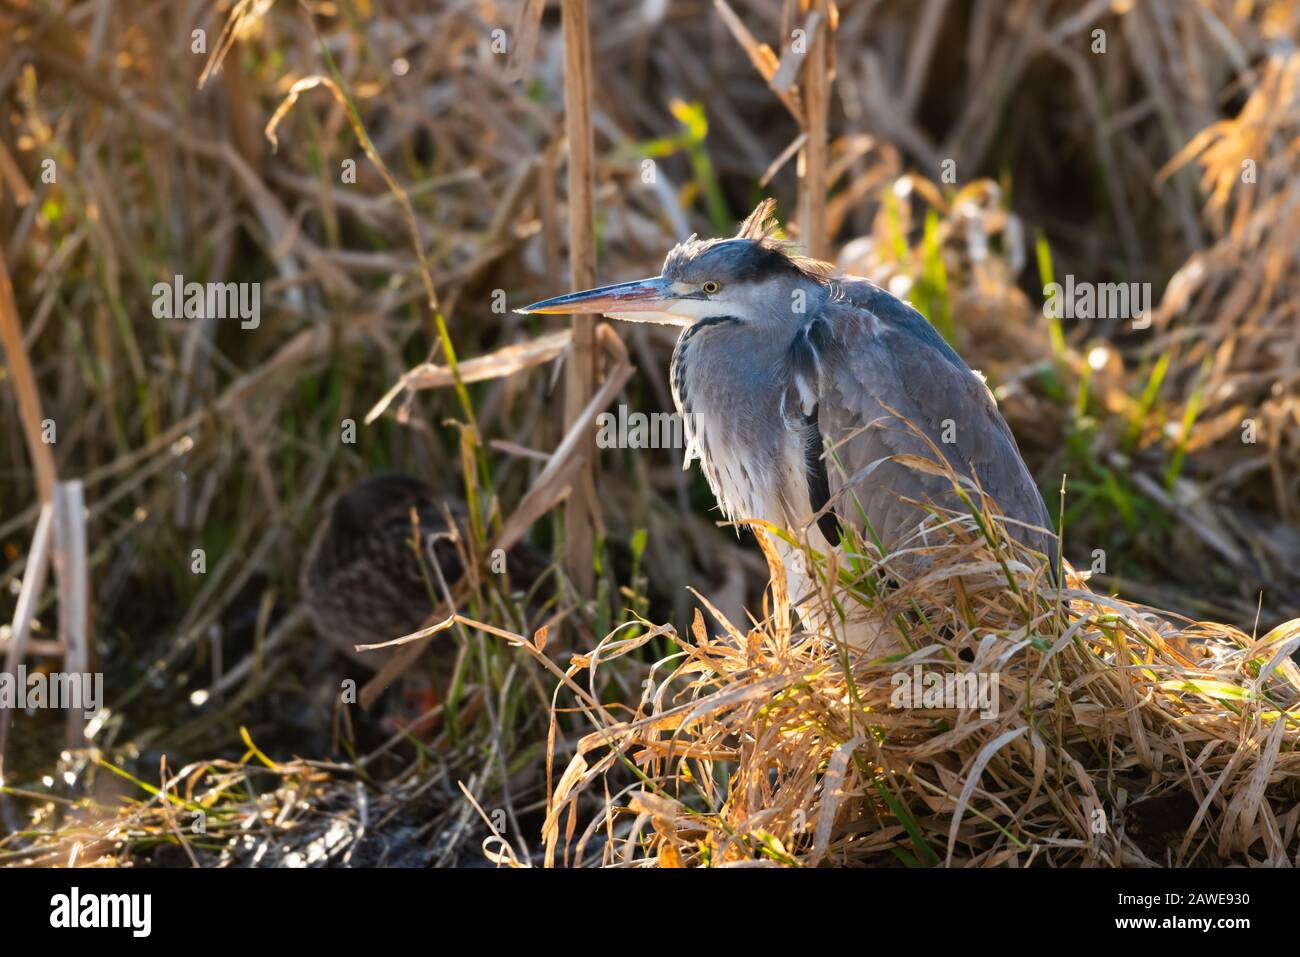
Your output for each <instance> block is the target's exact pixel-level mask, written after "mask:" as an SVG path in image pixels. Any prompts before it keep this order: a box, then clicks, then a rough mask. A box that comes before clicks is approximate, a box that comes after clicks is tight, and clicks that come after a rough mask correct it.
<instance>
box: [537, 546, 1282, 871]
mask: <svg viewBox="0 0 1300 957" xmlns="http://www.w3.org/2000/svg"><path fill="white" fill-rule="evenodd" d="M1003 568H1010V569H1011V570H1012V572H1013V577H1014V579H1015V581H1016V583H1017V585H1016V586H1013V587H1010V588H1009V587H1007V580H1006V579H1005V578H1004V577H1003V573H1002V571H1001V569H1003ZM773 572H774V576H775V578H774V581H776V582H777V583H778V584H777V585H775V586H774V590H773V597H774V601H775V605H776V614H774V615H772V616H769V617H767V618H766V619H764V620H763V621H762V622H759V623H755V624H754V625H753V627H751V628H749V629H747V630H745V631H741V630H738V629H736V628H734V627H733V626H732V625H731V624H730V623H725V622H724V627H725V628H726V632H727V637H724V638H711V637H710V636H709V633H708V630H707V629H706V628H705V627H704V624H703V621H702V619H701V618H700V617H699V615H698V613H697V617H696V621H695V624H694V626H693V627H692V629H691V634H690V636H684V635H682V636H677V643H678V647H679V649H680V650H679V651H677V652H676V653H675V654H671V655H669V656H667V657H665V658H664V659H663V660H662V661H660V662H658V663H657V664H656V665H655V666H654V667H653V668H652V669H651V672H650V677H649V679H648V680H647V682H646V684H645V690H644V692H643V693H642V695H641V697H640V699H639V700H637V701H635V702H629V703H628V708H627V709H626V710H627V714H622V713H621V712H619V711H618V709H616V708H614V707H612V706H611V707H609V708H607V709H600V710H599V711H595V710H591V709H588V713H589V715H591V716H592V717H593V718H596V719H597V720H598V723H599V727H598V729H597V730H596V731H595V732H593V733H591V734H589V735H587V736H586V737H585V738H584V739H583V740H582V741H581V743H580V744H579V747H578V752H577V754H576V756H575V757H574V758H573V759H572V761H571V762H570V764H569V765H568V768H567V769H566V770H565V771H564V773H563V774H562V775H561V776H560V777H559V780H558V782H557V784H556V785H555V789H554V793H553V796H552V799H551V805H550V814H549V818H548V825H547V827H548V830H547V832H546V837H547V842H548V843H547V853H548V860H551V861H554V862H559V861H566V862H589V863H590V862H594V861H595V860H599V862H600V863H602V864H604V865H606V866H654V865H658V866H661V867H678V866H749V865H789V866H816V865H891V864H892V865H898V864H900V863H901V864H904V865H907V866H936V865H944V866H956V867H966V866H1028V865H1032V864H1039V865H1054V866H1068V865H1074V866H1117V867H1118V866H1168V865H1210V864H1218V865H1223V864H1230V863H1234V864H1250V865H1270V866H1271V865H1282V864H1296V863H1300V804H1297V798H1300V751H1298V750H1297V748H1298V746H1300V714H1298V713H1297V708H1300V670H1297V668H1296V665H1295V663H1294V662H1293V661H1291V660H1290V658H1289V657H1288V655H1289V653H1290V652H1291V651H1294V650H1295V649H1296V648H1297V647H1300V620H1295V621H1290V622H1287V623H1286V624H1284V625H1281V626H1279V627H1277V628H1275V629H1274V630H1272V631H1271V632H1270V633H1268V634H1267V635H1265V636H1264V637H1262V638H1257V639H1256V638H1251V637H1248V636H1247V635H1245V634H1243V633H1242V632H1240V631H1238V630H1236V629H1234V628H1231V627H1227V626H1223V625H1216V624H1208V623H1203V622H1192V621H1186V620H1184V621H1174V620H1171V619H1169V618H1167V617H1165V616H1163V615H1161V614H1159V613H1156V612H1153V611H1151V610H1149V609H1146V608H1143V607H1141V606H1138V605H1134V604H1130V603H1128V602H1124V601H1120V600H1118V599H1112V598H1106V597H1104V596H1101V595H1098V594H1095V593H1093V592H1092V591H1090V590H1089V589H1088V588H1087V586H1086V584H1085V581H1084V577H1083V576H1080V575H1078V574H1075V573H1073V572H1070V573H1069V574H1068V575H1067V583H1066V587H1065V588H1063V589H1062V590H1061V591H1060V592H1059V593H1058V592H1057V591H1056V589H1055V588H1054V587H1052V586H1050V585H1038V586H1037V587H1035V586H1034V583H1033V581H1034V580H1033V578H1032V577H1031V576H1030V575H1029V574H1028V568H1027V566H1024V565H1020V564H1018V563H1016V562H1014V561H1013V562H1010V563H1004V561H1003V560H1000V559H999V558H998V557H997V556H996V555H994V554H992V553H990V552H989V550H988V549H987V546H985V545H982V544H980V543H979V542H978V541H976V540H975V539H974V538H973V537H972V538H969V539H968V541H966V542H965V543H964V544H959V545H954V546H953V548H952V550H950V551H948V552H947V554H946V555H944V556H943V557H942V559H941V560H940V562H939V563H938V564H937V565H936V566H935V567H934V568H933V569H932V570H931V571H930V572H929V573H927V574H926V575H924V576H923V577H922V578H921V579H919V580H917V581H914V582H912V583H910V584H909V585H906V586H904V587H902V588H900V589H899V590H898V592H897V593H896V594H895V595H893V596H891V597H890V598H888V599H885V600H884V602H883V603H882V607H881V611H882V612H883V613H884V614H886V615H889V616H891V617H893V618H894V620H895V621H896V622H899V623H900V627H901V628H903V629H904V630H905V631H906V632H907V635H908V638H909V641H910V643H911V644H913V645H915V646H916V647H915V650H913V651H911V652H909V653H906V654H900V655H895V656H891V657H888V658H880V659H875V660H867V659H866V658H865V657H861V656H857V655H855V654H852V653H849V652H847V651H846V650H845V649H844V648H843V647H842V646H839V645H837V644H836V643H834V642H832V641H828V640H826V639H825V638H824V637H823V636H822V635H819V634H810V633H808V632H807V631H805V630H791V629H790V628H789V626H788V618H787V617H786V616H785V615H784V614H783V612H784V609H783V608H782V607H781V604H782V601H783V598H782V596H781V594H780V592H781V590H782V588H783V586H782V585H780V584H779V583H780V582H781V581H782V578H783V576H782V573H781V571H780V567H779V564H776V563H774V564H773ZM958 575H960V577H956V576H958ZM1017 588H1018V591H1017ZM908 608H910V609H911V611H912V614H911V616H910V618H907V617H905V616H903V615H902V611H903V609H908ZM943 626H947V627H946V632H947V634H950V635H952V636H953V637H951V638H946V637H944V636H943V635H944V632H945V628H944V627H943ZM640 641H641V639H631V640H626V641H622V642H617V641H615V642H611V643H610V644H609V645H608V646H607V647H606V648H605V649H604V653H603V654H602V653H598V654H597V655H595V656H592V658H591V659H590V660H589V661H584V662H581V663H580V664H581V665H582V667H585V668H587V669H588V670H590V672H592V673H593V674H594V673H595V672H596V670H597V669H598V667H600V666H601V665H603V664H604V663H605V662H606V661H607V660H608V659H609V658H611V657H614V656H615V655H617V654H621V653H625V652H626V651H628V650H630V649H631V648H632V647H634V646H636V645H638V644H639V643H640ZM962 648H965V649H969V650H970V652H971V653H972V655H971V657H972V660H970V661H969V662H967V661H963V660H962V659H961V657H960V656H959V655H958V654H956V652H957V651H958V650H959V649H962ZM917 669H920V674H931V675H942V676H943V677H944V680H945V681H960V682H972V681H977V680H979V678H980V677H981V676H984V677H985V678H986V679H987V678H988V676H990V675H992V674H994V673H996V675H997V684H996V685H995V686H993V688H994V692H995V694H994V699H993V700H996V702H997V707H996V715H994V716H991V717H988V718H983V717H981V714H980V711H979V709H978V708H977V707H974V706H971V707H964V708H928V707H927V708H919V707H917V708H913V707H900V706H899V705H900V704H906V703H907V702H906V699H903V698H900V697H898V693H899V688H900V687H901V685H902V683H903V682H904V680H905V679H907V678H908V677H916V676H917V675H918V671H917ZM571 673H572V672H571ZM969 687H970V688H971V690H973V688H974V686H973V685H971V686H969ZM973 700H974V699H973V698H972V699H967V701H966V702H965V703H966V704H973ZM946 703H957V704H961V703H962V702H961V701H960V699H958V700H956V701H953V700H952V699H950V700H949V701H948V702H946ZM616 714H617V717H616V716H615V715H616ZM627 769H630V770H631V771H632V778H630V779H628V778H626V775H625V774H624V771H625V770H627ZM597 846H598V850H597V851H596V853H593V852H592V849H593V848H594V847H597ZM557 852H560V856H557Z"/></svg>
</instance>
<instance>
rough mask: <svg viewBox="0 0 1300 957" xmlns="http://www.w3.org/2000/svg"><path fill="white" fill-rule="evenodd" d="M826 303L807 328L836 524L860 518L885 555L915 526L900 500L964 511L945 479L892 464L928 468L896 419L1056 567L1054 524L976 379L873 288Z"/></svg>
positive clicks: (840, 292) (848, 291) (844, 290)
mask: <svg viewBox="0 0 1300 957" xmlns="http://www.w3.org/2000/svg"><path fill="white" fill-rule="evenodd" d="M834 293H835V294H834V295H833V296H832V298H831V299H830V300H829V301H828V302H827V303H826V305H825V306H824V307H823V308H822V310H821V311H820V312H819V314H818V315H817V316H816V317H815V318H814V320H813V322H812V323H811V324H810V338H811V340H812V343H813V344H814V346H815V347H816V349H817V352H818V357H819V376H818V380H819V381H818V400H819V402H818V414H819V422H820V426H821V431H822V433H823V435H824V436H825V437H826V441H827V443H828V448H829V449H830V450H831V458H832V459H834V461H832V462H831V463H830V464H829V465H828V468H827V472H828V475H829V485H830V493H831V496H832V499H833V500H834V509H835V511H836V513H837V514H838V515H839V518H840V520H841V521H847V522H852V523H853V524H855V525H858V526H861V525H862V519H863V518H866V520H867V521H868V522H870V527H871V531H872V532H873V533H874V534H875V535H876V536H877V537H878V538H879V540H880V541H881V543H882V544H884V545H886V546H890V547H893V546H897V545H898V544H900V542H901V540H902V539H903V538H905V537H906V536H907V535H908V534H910V532H911V531H912V530H913V529H914V528H915V526H916V524H917V522H918V520H919V517H920V516H919V513H918V511H917V508H916V506H914V505H910V504H908V503H906V502H904V501H903V499H904V498H910V499H914V500H918V501H925V500H927V499H928V500H930V501H933V502H935V503H936V504H938V505H942V506H945V507H948V508H956V509H960V508H961V506H960V504H959V503H958V502H957V501H956V500H955V497H954V496H953V495H952V485H951V483H950V481H949V480H948V479H947V478H946V477H944V476H941V475H931V474H928V473H926V472H924V471H919V470H917V469H914V468H912V467H910V466H908V465H905V464H901V463H899V462H896V461H891V460H890V456H896V455H901V454H909V455H915V456H920V457H922V458H925V459H928V460H931V461H933V460H934V451H933V449H932V448H931V446H930V444H929V443H927V442H926V441H924V440H923V439H922V438H921V437H920V436H917V435H915V434H914V433H913V432H911V431H910V430H909V429H908V427H907V426H906V424H905V423H903V422H901V421H899V417H900V416H901V417H902V418H903V419H906V420H908V421H910V422H912V423H913V424H915V425H916V426H917V427H919V428H920V429H921V430H922V431H923V432H924V433H925V435H926V436H927V437H928V438H929V440H930V442H933V443H934V446H935V447H937V448H938V449H939V450H940V451H941V452H942V453H943V455H944V457H945V458H946V459H947V460H948V462H949V463H950V464H951V465H952V467H953V469H954V470H955V471H957V472H958V473H959V474H961V475H964V476H968V477H969V476H971V475H972V472H973V474H974V476H975V477H976V478H977V479H978V481H979V483H980V485H981V487H982V488H983V489H984V491H985V492H986V493H987V494H988V495H989V496H991V497H992V498H993V500H994V501H996V502H997V504H998V506H999V508H1000V509H1001V511H1002V513H1003V514H1004V515H1006V516H1007V517H1008V518H1011V519H1014V520H1016V521H1017V522H1021V523H1025V525H1028V526H1034V528H1032V529H1031V528H1025V527H1024V526H1020V525H1016V524H1014V523H1011V524H1009V525H1008V531H1009V532H1010V533H1011V534H1012V535H1014V536H1015V537H1016V538H1017V539H1019V540H1020V541H1022V542H1023V543H1024V544H1026V545H1028V546H1029V547H1030V548H1033V549H1035V550H1037V551H1040V552H1043V553H1044V554H1045V555H1047V556H1048V557H1049V559H1050V560H1051V561H1052V562H1053V563H1054V561H1055V555H1056V545H1055V537H1054V536H1053V535H1052V534H1051V529H1052V523H1051V519H1050V517H1049V516H1048V513H1047V509H1046V507H1045V506H1044V504H1043V500H1042V496H1041V495H1040V494H1039V492H1038V488H1037V486H1036V485H1035V484H1034V481H1033V478H1032V476H1031V475H1030V474H1029V470H1028V469H1027V468H1026V467H1025V464H1024V461H1023V460H1022V459H1021V457H1020V451H1019V449H1018V448H1017V446H1016V441H1015V438H1014V437H1013V436H1012V434H1011V430H1010V429H1009V428H1008V427H1007V424H1006V421H1005V420H1004V419H1003V418H1002V415H1001V413H1000V412H998V409H997V404H996V403H995V401H994V399H993V396H992V394H991V393H990V392H989V390H988V387H987V386H986V385H985V384H984V381H983V380H982V379H981V378H980V377H979V376H977V375H976V374H975V373H974V372H972V371H971V369H970V368H969V367H968V366H967V365H966V364H965V363H964V362H963V361H962V360H961V358H960V357H959V356H958V355H957V353H956V352H954V351H953V350H952V349H951V348H950V347H949V346H948V344H947V343H946V342H944V341H943V339H942V337H940V336H939V334H938V333H937V332H936V331H935V330H934V328H933V327H932V326H931V325H930V324H929V323H928V322H927V321H926V320H925V319H924V317H922V316H921V315H920V313H918V312H916V310H914V309H912V308H911V307H910V306H908V305H906V304H905V303H903V302H901V301H900V300H898V299H896V298H895V297H894V296H892V295H890V294H889V293H887V292H885V291H884V290H882V289H880V288H879V287H877V286H875V285H873V284H871V283H869V282H866V281H848V282H843V283H837V284H836V285H835V288H834ZM891 410H892V411H891ZM895 413H896V414H895ZM945 438H947V439H948V440H949V441H947V442H945V441H944V439H945Z"/></svg>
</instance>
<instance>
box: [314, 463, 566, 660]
mask: <svg viewBox="0 0 1300 957" xmlns="http://www.w3.org/2000/svg"><path fill="white" fill-rule="evenodd" d="M444 504H445V505H446V510H447V511H448V512H450V513H451V515H452V520H453V521H454V522H455V523H456V525H457V526H458V533H459V534H461V535H462V536H463V530H464V525H465V508H464V506H463V505H461V504H460V503H459V502H455V501H453V500H450V499H439V497H438V496H436V495H434V493H433V491H432V489H430V488H429V486H428V485H427V484H425V483H424V482H422V481H421V480H420V479H417V478H413V477H411V476H408V475H400V474H382V475H375V476H371V477H369V478H365V479H362V480H361V481H360V482H358V483H357V484H356V485H354V486H352V487H351V488H349V489H348V490H347V491H345V492H343V493H342V494H341V495H339V496H338V497H337V498H335V500H334V502H333V504H332V506H331V507H330V509H329V514H328V517H327V518H326V520H325V523H324V524H323V525H322V526H321V527H320V528H319V529H318V530H317V532H316V534H315V535H314V536H313V538H312V542H311V545H310V546H309V547H308V549H307V554H306V557H305V559H304V561H303V565H302V572H301V575H300V578H299V584H300V587H301V591H302V595H303V598H304V600H305V601H306V604H307V611H308V614H309V616H310V618H311V621H312V624H313V626H314V627H315V629H316V631H317V633H318V634H319V635H320V636H321V638H323V639H325V640H326V641H328V642H330V643H331V644H332V645H334V646H335V647H336V648H338V649H339V650H340V651H342V652H344V653H345V654H347V655H348V656H349V657H350V658H352V659H353V660H354V661H359V662H361V663H363V664H365V665H367V666H369V667H371V668H375V669H378V668H380V667H382V666H383V664H384V663H385V662H386V661H387V660H388V658H389V657H390V655H391V654H392V653H391V652H386V651H377V652H364V653H362V652H357V651H356V650H355V649H354V647H353V646H354V645H357V644H374V643H376V642H381V641H389V640H391V639H393V638H400V637H402V636H403V635H408V634H410V633H411V632H414V631H417V630H419V629H420V628H421V627H423V626H424V625H425V624H426V623H427V621H428V619H429V617H430V616H431V615H432V614H433V612H434V596H439V597H440V595H441V592H440V586H439V583H438V576H437V573H436V572H435V571H434V570H433V565H434V564H436V565H437V566H438V569H439V570H440V571H441V572H442V577H443V579H445V580H446V583H447V587H448V588H451V587H453V586H454V585H455V584H456V582H457V581H458V580H459V579H460V577H461V575H462V574H463V573H464V567H463V564H462V562H461V559H460V553H459V552H458V550H457V546H456V544H455V542H454V541H452V539H451V536H450V535H449V534H448V531H449V530H448V527H447V520H446V517H445V514H444V509H443V505H444ZM413 513H414V521H418V531H419V542H420V548H421V555H422V559H423V563H424V567H423V568H421V561H420V560H417V557H416V554H415V552H414V550H413V549H412V548H411V542H412V540H413V539H414V538H415V535H416V530H417V527H416V525H415V524H413ZM546 566H547V561H546V558H545V556H543V555H542V554H541V553H540V552H538V551H537V550H536V549H534V548H532V547H531V546H529V545H527V544H525V543H520V544H519V545H516V546H515V547H514V548H513V549H511V550H510V551H509V552H507V554H506V570H507V572H508V573H509V575H510V582H511V586H512V587H513V588H514V589H516V590H520V589H522V590H525V591H526V590H528V589H530V588H531V587H532V586H533V584H534V583H535V582H536V581H537V579H538V578H539V577H540V576H541V574H542V572H543V571H544V570H545V569H546Z"/></svg>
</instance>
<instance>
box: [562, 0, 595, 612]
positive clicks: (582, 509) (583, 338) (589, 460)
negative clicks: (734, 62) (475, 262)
mask: <svg viewBox="0 0 1300 957" xmlns="http://www.w3.org/2000/svg"><path fill="white" fill-rule="evenodd" d="M561 11H562V12H561V16H562V19H563V23H564V128H565V132H566V135H567V137H568V141H569V183H568V187H569V279H570V283H571V286H572V288H574V289H588V288H590V287H592V286H594V285H595V284H596V238H595V234H594V216H595V211H594V205H593V201H592V184H593V177H594V165H595V164H594V159H593V141H592V133H591V34H590V31H589V29H588V26H587V0H563V2H562V3H561ZM595 391H596V319H595V317H594V316H591V315H575V316H574V317H573V346H572V353H571V354H570V356H569V365H568V370H567V373H566V377H565V389H564V427H565V429H566V430H567V429H569V428H571V427H572V426H573V424H574V423H575V422H576V421H577V420H578V418H579V416H580V415H581V414H582V410H583V409H584V408H585V407H586V406H587V403H589V402H590V401H591V397H592V395H593V394H594V393H595ZM581 454H582V455H584V456H585V458H586V462H585V464H584V465H583V466H581V467H580V469H579V472H578V474H577V475H576V476H575V478H574V482H573V491H572V493H571V495H570V498H569V504H568V507H567V508H566V509H565V515H564V533H565V555H566V567H567V571H568V574H569V578H570V579H571V580H572V582H573V585H574V587H575V588H576V589H577V590H578V594H580V595H581V596H582V597H584V598H589V597H591V595H592V593H593V590H594V586H595V574H594V569H593V564H592V553H593V544H594V532H593V522H592V518H593V512H594V510H595V508H596V507H597V506H596V494H595V493H596V478H595V476H596V437H595V434H594V433H592V435H591V436H590V437H589V438H588V439H587V441H586V442H585V443H584V448H583V449H582V450H581Z"/></svg>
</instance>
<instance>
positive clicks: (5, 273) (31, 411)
mask: <svg viewBox="0 0 1300 957" xmlns="http://www.w3.org/2000/svg"><path fill="white" fill-rule="evenodd" d="M0 342H3V343H4V352H5V362H6V364H7V365H8V367H9V376H10V378H12V379H13V383H14V392H15V394H16V395H17V396H18V414H19V417H20V418H21V419H22V420H23V435H24V436H25V437H26V439H27V451H28V452H29V453H30V454H31V457H32V467H33V469H34V470H35V472H36V487H37V490H38V491H39V493H40V499H41V501H42V502H50V501H51V500H52V499H53V496H54V477H55V475H56V472H55V468H54V453H53V452H52V451H51V450H50V447H49V445H47V444H46V443H45V441H44V440H43V439H42V438H41V421H42V419H43V417H44V416H43V414H42V412H41V395H40V393H39V392H38V391H37V389H36V377H35V376H34V375H33V374H32V363H31V360H30V359H29V358H28V356H27V347H26V346H25V345H24V344H23V327H22V323H21V322H20V321H19V319H18V306H17V304H16V303H15V302H14V287H13V284H12V283H11V282H10V281H9V269H8V267H7V266H6V265H5V261H4V256H3V255H0Z"/></svg>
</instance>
